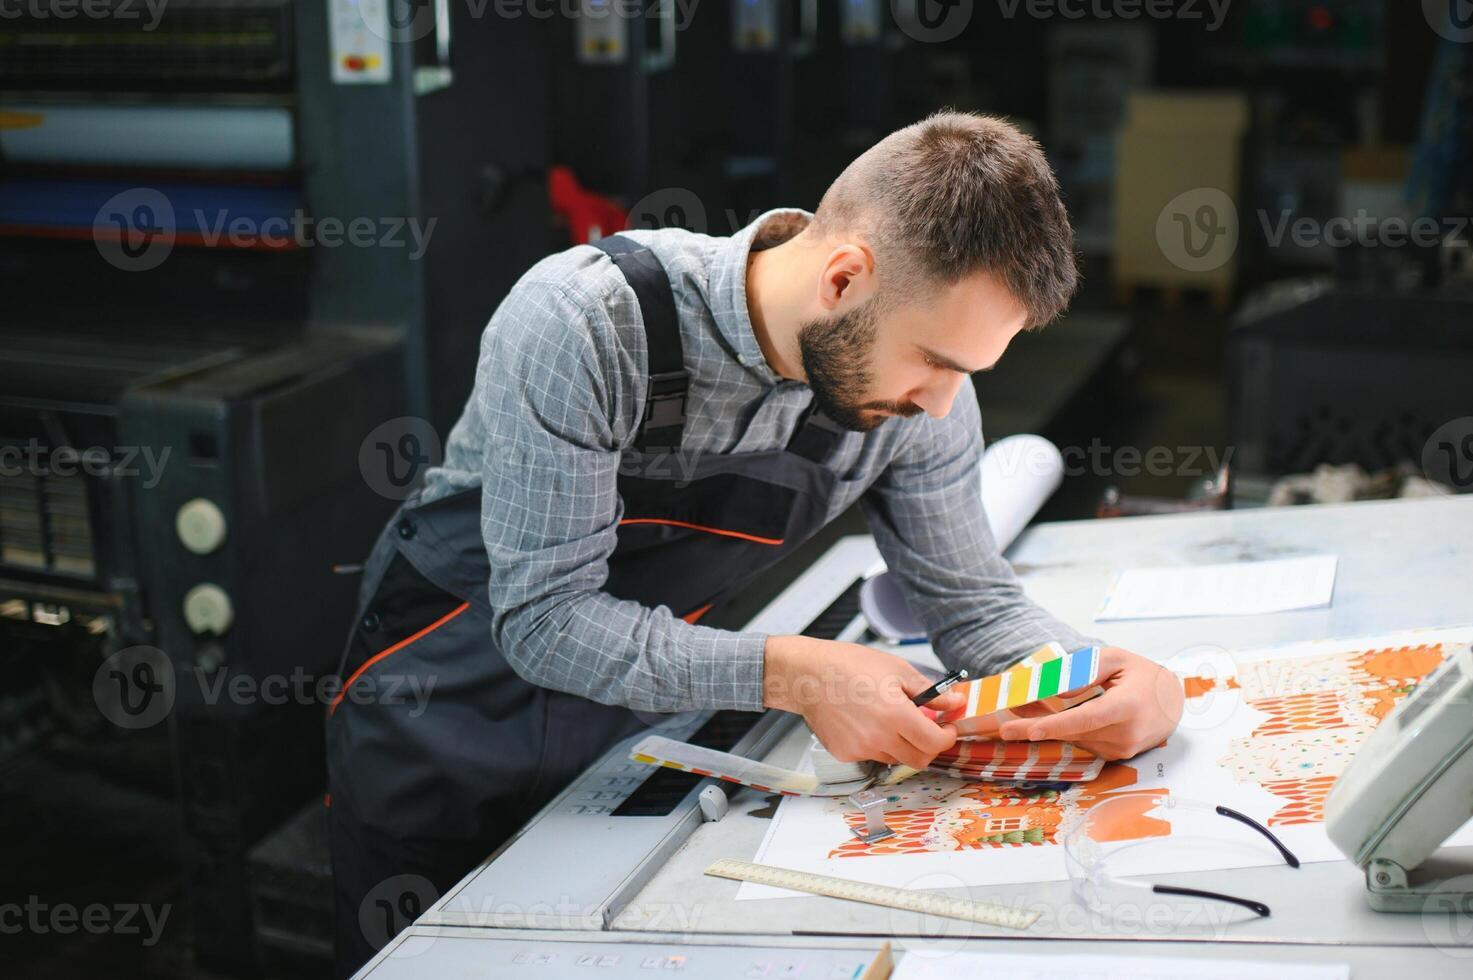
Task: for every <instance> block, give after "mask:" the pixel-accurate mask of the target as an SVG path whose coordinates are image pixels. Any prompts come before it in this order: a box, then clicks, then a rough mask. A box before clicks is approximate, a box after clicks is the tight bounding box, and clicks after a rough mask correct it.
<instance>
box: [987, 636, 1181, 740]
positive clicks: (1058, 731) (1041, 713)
mask: <svg viewBox="0 0 1473 980" xmlns="http://www.w3.org/2000/svg"><path fill="white" fill-rule="evenodd" d="M1096 683H1098V684H1099V686H1101V687H1103V688H1104V689H1105V693H1104V694H1102V695H1100V696H1099V697H1097V698H1095V699H1093V700H1091V701H1086V702H1084V703H1083V704H1081V705H1079V706H1077V707H1074V708H1065V709H1063V710H1059V709H1058V707H1057V706H1056V705H1050V704H1049V703H1048V702H1039V703H1037V704H1029V705H1023V706H1022V707H1021V708H1017V709H1015V710H1014V711H1013V715H1014V716H1015V717H1012V718H1004V719H1003V720H1002V721H1001V724H1000V725H999V727H998V734H999V735H1000V736H1001V737H1002V738H1007V739H1032V740H1034V741H1037V740H1038V739H1044V738H1049V739H1059V740H1061V741H1065V742H1072V743H1074V744H1075V745H1077V746H1079V747H1080V748H1082V749H1087V750H1088V751H1090V752H1093V753H1094V754H1095V755H1098V756H1102V757H1104V758H1106V759H1128V758H1130V757H1131V756H1133V755H1136V754H1138V753H1140V752H1144V751H1145V750H1146V749H1149V748H1154V747H1155V746H1157V745H1160V744H1161V742H1163V741H1164V740H1165V739H1166V736H1168V735H1170V734H1171V733H1172V732H1173V731H1174V730H1175V729H1176V723H1177V722H1179V721H1181V713H1182V705H1183V697H1182V689H1181V681H1180V680H1178V679H1177V677H1176V675H1175V674H1173V673H1172V672H1171V671H1169V670H1167V669H1166V668H1165V667H1162V666H1161V665H1160V664H1158V663H1156V662H1155V661H1153V660H1147V659H1146V658H1145V657H1141V656H1137V655H1136V654H1133V653H1130V652H1128V651H1126V650H1122V649H1120V648H1119V647H1106V648H1105V649H1103V650H1101V651H1100V675H1099V680H1098V681H1097V682H1096ZM1079 693H1081V692H1079V691H1074V692H1067V693H1066V694H1064V695H1060V697H1067V696H1068V694H1079ZM1050 700H1052V699H1050Z"/></svg>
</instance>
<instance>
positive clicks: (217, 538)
mask: <svg viewBox="0 0 1473 980" xmlns="http://www.w3.org/2000/svg"><path fill="white" fill-rule="evenodd" d="M174 530H175V532H176V533H177V534H178V535H179V541H180V542H181V543H182V544H183V545H184V547H186V548H188V549H189V550H190V551H192V552H194V553H195V554H196V555H208V554H210V553H211V552H214V551H218V550H219V548H220V545H222V544H224V543H225V532H226V526H225V515H224V514H222V513H221V512H220V508H219V507H217V506H215V502H214V501H213V500H207V499H205V498H204V497H195V498H194V499H193V500H190V501H188V502H186V503H185V504H184V506H182V507H180V508H179V512H178V513H177V514H175V515H174Z"/></svg>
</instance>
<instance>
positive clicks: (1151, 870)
mask: <svg viewBox="0 0 1473 980" xmlns="http://www.w3.org/2000/svg"><path fill="white" fill-rule="evenodd" d="M1061 830H1062V831H1063V840H1064V861H1065V864H1066V866H1067V867H1068V871H1069V881H1070V884H1071V886H1072V887H1073V889H1074V895H1075V898H1076V899H1077V900H1078V901H1079V903H1080V904H1081V905H1084V906H1085V907H1087V908H1088V909H1090V910H1091V911H1092V912H1095V913H1097V914H1101V915H1105V916H1111V917H1113V916H1120V915H1122V914H1127V913H1128V914H1129V915H1130V916H1132V917H1135V918H1139V917H1140V916H1141V915H1142V910H1143V909H1144V908H1147V907H1150V908H1152V909H1154V910H1162V909H1164V910H1165V914H1166V916H1168V917H1169V916H1170V914H1171V913H1172V911H1173V910H1181V909H1183V908H1185V907H1187V906H1200V905H1203V904H1210V905H1213V906H1215V907H1217V908H1221V909H1226V908H1227V907H1228V906H1236V907H1237V909H1239V910H1246V912H1240V913H1239V914H1238V916H1236V917H1237V918H1244V919H1247V918H1252V917H1253V916H1267V915H1268V914H1269V907H1268V906H1267V905H1266V904H1264V903H1263V902H1261V901H1259V900H1257V899H1255V898H1251V897H1243V896H1238V895H1229V894H1224V893H1223V892H1218V891H1209V890H1205V889H1201V888H1194V887H1184V886H1181V885H1175V884H1163V883H1161V882H1160V881H1152V880H1150V878H1151V877H1157V878H1159V877H1160V876H1163V875H1172V874H1177V873H1179V872H1190V871H1210V870H1217V869H1221V868H1225V867H1254V866H1262V865H1266V864H1277V863H1284V864H1287V865H1288V866H1290V867H1293V868H1297V867H1299V859H1298V858H1296V857H1295V856H1294V855H1293V853H1291V852H1290V851H1289V849H1288V848H1287V847H1285V846H1284V844H1283V842H1281V841H1280V840H1279V839H1278V838H1277V837H1275V836H1274V835H1273V834H1272V833H1271V832H1270V831H1269V830H1268V828H1266V827H1264V826H1263V825H1262V824H1260V823H1258V822H1257V821H1256V820H1254V819H1252V818H1251V817H1248V816H1245V815H1244V814H1241V813H1239V812H1238V811H1236V810H1233V809H1230V808H1228V807H1225V806H1217V805H1214V804H1211V803H1202V802H1198V801H1196V800H1188V799H1183V798H1182V797H1179V796H1174V795H1172V794H1171V793H1168V792H1166V791H1164V790H1162V791H1150V790H1147V791H1142V792H1135V793H1122V794H1120V795H1117V796H1112V797H1110V798H1108V799H1106V800H1103V801H1101V802H1100V803H1098V804H1096V805H1094V806H1092V807H1090V808H1089V809H1087V810H1085V811H1083V812H1082V813H1080V814H1078V815H1076V816H1075V817H1074V818H1073V819H1072V820H1070V821H1069V822H1068V825H1066V826H1064V827H1062V828H1061ZM1247 913H1252V916H1250V915H1248V914H1247ZM1226 914H1227V913H1223V915H1226ZM1214 918H1216V919H1219V920H1221V919H1222V918H1223V916H1221V915H1219V916H1214Z"/></svg>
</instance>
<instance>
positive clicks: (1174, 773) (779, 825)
mask: <svg viewBox="0 0 1473 980" xmlns="http://www.w3.org/2000/svg"><path fill="white" fill-rule="evenodd" d="M1470 642H1473V626H1463V627H1455V628H1445V629H1427V630H1410V631H1404V632H1399V633H1394V634H1384V635H1377V636H1364V637H1355V638H1350V639H1339V640H1321V641H1313V642H1307V643H1295V644H1289V645H1285V646H1279V647H1272V648H1267V649H1260V650H1251V651H1241V652H1231V651H1228V650H1225V649H1223V648H1221V647H1210V646H1202V647H1194V648H1192V649H1189V650H1185V651H1183V652H1181V653H1179V654H1177V655H1175V656H1173V657H1171V658H1170V659H1168V660H1166V661H1165V665H1166V666H1167V667H1168V668H1170V669H1171V670H1172V671H1173V672H1174V673H1176V674H1177V676H1178V677H1180V678H1181V681H1182V685H1183V689H1184V691H1185V693H1186V696H1187V699H1186V710H1185V714H1184V715H1183V718H1182V722H1181V724H1180V726H1179V727H1178V729H1177V731H1176V732H1175V733H1174V734H1172V736H1171V737H1170V738H1168V739H1167V741H1166V742H1165V744H1163V745H1162V746H1160V747H1157V748H1155V749H1152V750H1150V751H1147V752H1144V753H1142V754H1141V755H1138V756H1136V757H1135V758H1133V759H1130V760H1128V761H1125V762H1111V763H1108V764H1106V765H1105V767H1104V769H1103V770H1102V771H1101V773H1100V775H1099V776H1098V778H1096V779H1093V780H1090V781H1087V782H1081V783H1075V784H1072V785H1068V786H1054V787H1048V786H1035V787H1029V788H1019V787H1018V786H1017V785H1016V784H1009V783H986V782H982V783H977V782H965V781H963V780H960V779H954V778H950V777H947V776H944V775H938V774H936V773H930V772H927V773H920V774H918V775H916V776H913V777H911V778H910V779H908V780H906V781H904V782H902V783H899V784H897V785H895V786H892V787H889V788H888V790H887V792H888V794H889V796H890V803H889V806H888V808H887V811H886V816H885V819H886V822H887V823H888V824H889V825H890V827H891V828H892V829H893V830H895V832H896V834H895V836H894V837H891V838H889V839H888V840H883V841H879V842H877V843H875V844H865V843H864V842H863V841H861V840H859V839H858V838H857V837H855V836H854V835H853V834H852V833H851V832H850V828H851V827H858V826H860V825H862V824H863V822H864V821H863V817H862V816H861V815H860V814H859V813H858V812H857V811H856V810H855V808H854V807H853V806H852V804H850V803H849V802H848V801H847V800H821V799H785V800H783V802H782V805H781V806H780V807H778V808H777V812H776V814H775V815H774V817H773V822H772V826H771V827H770V828H769V829H768V832H767V835H766V837H765V838H764V840H763V842H762V846H761V848H760V849H759V850H758V852H757V855H756V856H755V858H754V859H753V860H755V861H758V862H760V863H763V864H773V865H777V866H779V867H784V868H792V869H795V870H800V871H808V872H814V873H819V874H830V875H837V876H840V877H845V878H851V879H856V880H860V881H867V882H872V883H875V884H885V885H892V886H900V887H921V886H928V887H956V886H961V885H966V886H980V885H1000V884H1011V883H1019V882H1031V881H1058V880H1064V879H1066V878H1067V877H1068V874H1067V872H1066V870H1065V865H1064V856H1063V847H1062V845H1061V841H1062V835H1063V834H1064V833H1066V832H1067V830H1068V829H1069V828H1070V827H1071V826H1072V825H1074V824H1075V823H1077V822H1078V821H1080V820H1081V819H1083V815H1084V814H1085V813H1086V812H1087V811H1088V810H1089V808H1090V807H1092V806H1096V805H1098V804H1099V803H1101V802H1103V801H1105V800H1109V799H1113V798H1115V797H1118V796H1121V795H1126V794H1130V793H1133V792H1137V793H1138V792H1139V791H1141V790H1155V791H1159V790H1161V789H1168V790H1170V791H1171V792H1172V793H1173V794H1174V795H1176V796H1180V797H1185V798H1188V799H1192V800H1197V801H1201V802H1204V803H1212V804H1221V805H1225V806H1229V807H1232V808H1233V809H1235V810H1239V811H1241V812H1243V813H1246V814H1248V815H1249V816H1251V817H1253V818H1255V819H1256V820H1258V821H1260V822H1261V823H1264V824H1266V825H1267V826H1268V827H1270V828H1271V829H1273V831H1274V833H1275V834H1277V835H1278V836H1279V837H1280V838H1281V839H1282V840H1283V841H1284V843H1285V844H1286V845H1287V846H1288V847H1289V848H1290V849H1291V850H1293V851H1294V852H1295V853H1296V854H1297V855H1298V856H1299V857H1300V859H1301V860H1303V861H1330V860H1338V859H1340V857H1341V855H1340V852H1339V851H1338V850H1336V848H1335V846H1334V845H1333V844H1331V843H1330V841H1329V838H1328V837H1327V836H1326V835H1325V832H1324V827H1323V822H1324V813H1323V808H1324V801H1325V797H1326V796H1327V795H1328V793H1329V791H1330V787H1331V786H1333V785H1334V783H1335V780H1336V778H1337V777H1338V776H1339V775H1340V773H1341V772H1343V771H1344V769H1345V766H1346V765H1347V764H1348V763H1349V761H1350V759H1351V757H1352V756H1353V755H1354V754H1355V750H1356V748H1357V746H1359V745H1360V744H1361V742H1363V741H1364V740H1365V738H1366V737H1367V736H1368V735H1369V734H1370V733H1371V732H1372V731H1373V730H1374V729H1375V728H1376V726H1377V725H1379V724H1380V723H1381V721H1382V720H1383V719H1385V718H1386V716H1387V715H1388V714H1390V712H1391V711H1392V709H1393V708H1394V707H1395V706H1396V705H1397V703H1398V702H1400V701H1401V700H1402V699H1403V698H1404V697H1406V695H1407V694H1408V693H1409V692H1410V691H1411V690H1412V689H1413V688H1415V687H1416V685H1417V684H1418V683H1420V682H1421V680H1422V679H1423V678H1425V677H1427V676H1428V675H1429V674H1430V673H1432V671H1433V670H1434V669H1436V667H1437V665H1438V664H1440V663H1441V662H1442V660H1443V658H1444V656H1445V655H1446V652H1447V651H1449V650H1451V649H1454V648H1455V645H1458V644H1463V645H1466V644H1468V643H1470ZM1212 820H1221V818H1218V817H1215V815H1212V814H1210V813H1209V814H1206V815H1203V814H1195V813H1187V814H1181V813H1179V812H1178V811H1173V812H1172V814H1171V816H1170V819H1167V816H1166V815H1165V814H1164V813H1159V812H1155V811H1153V810H1145V811H1144V812H1141V813H1140V814H1139V815H1138V816H1137V818H1136V823H1135V826H1134V828H1133V830H1132V833H1135V834H1138V835H1139V837H1140V839H1142V840H1145V839H1148V838H1152V837H1165V836H1168V835H1171V834H1180V835H1183V836H1187V835H1190V836H1192V837H1193V840H1194V842H1195V840H1196V839H1197V838H1198V836H1199V835H1200V836H1202V837H1203V839H1207V840H1210V839H1212V838H1213V837H1214V836H1223V835H1227V836H1231V831H1230V830H1228V831H1224V830H1223V829H1222V828H1221V827H1220V826H1216V825H1213V824H1212V823H1210V822H1209V823H1206V824H1204V825H1202V826H1187V824H1191V823H1192V822H1193V821H1212ZM1450 843H1453V844H1473V824H1470V825H1469V826H1467V827H1464V828H1463V829H1462V830H1461V831H1459V832H1458V834H1456V835H1454V837H1453V838H1452V839H1451V841H1450ZM1138 850H1139V852H1140V854H1141V855H1143V856H1144V857H1143V858H1142V859H1141V860H1144V861H1145V864H1144V866H1141V867H1139V868H1137V869H1136V870H1137V872H1138V873H1141V874H1148V873H1167V872H1172V871H1189V870H1198V871H1204V870H1213V869H1218V868H1233V867H1245V866H1251V865H1253V864H1257V863H1266V862H1259V861H1257V860H1252V859H1250V860H1247V861H1245V859H1244V853H1245V852H1244V851H1243V850H1242V849H1234V848H1231V847H1224V848H1222V849H1220V850H1214V849H1213V848H1212V847H1210V846H1204V847H1202V848H1200V849H1194V850H1197V851H1200V857H1199V858H1198V860H1199V862H1200V863H1199V865H1197V866H1194V867H1183V866H1181V860H1180V851H1179V849H1167V851H1166V855H1167V861H1168V862H1169V864H1170V866H1169V867H1160V868H1152V867H1150V866H1149V864H1150V857H1149V855H1150V849H1149V848H1140V849H1138ZM943 882H949V884H942V883H943ZM791 894H793V893H790V892H784V891H780V890H777V889H771V888H766V887H764V886H760V885H752V884H750V883H747V884H744V885H743V886H742V889H741V891H740V892H739V894H738V897H739V898H743V899H751V898H770V897H776V896H784V897H786V896H790V895H791Z"/></svg>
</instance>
